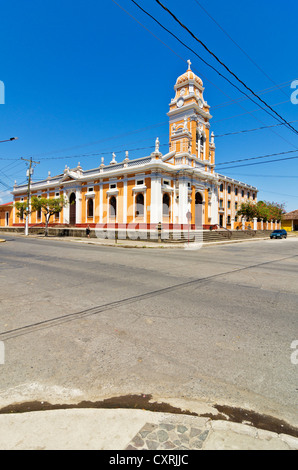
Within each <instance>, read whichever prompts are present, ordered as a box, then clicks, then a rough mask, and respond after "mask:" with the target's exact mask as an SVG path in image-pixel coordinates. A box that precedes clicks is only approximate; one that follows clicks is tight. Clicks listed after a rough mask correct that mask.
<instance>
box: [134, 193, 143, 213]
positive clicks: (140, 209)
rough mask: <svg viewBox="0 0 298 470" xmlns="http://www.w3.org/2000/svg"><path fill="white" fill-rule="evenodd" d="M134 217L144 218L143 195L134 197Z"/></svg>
mask: <svg viewBox="0 0 298 470" xmlns="http://www.w3.org/2000/svg"><path fill="white" fill-rule="evenodd" d="M136 217H144V194H142V193H139V194H137V195H136Z"/></svg>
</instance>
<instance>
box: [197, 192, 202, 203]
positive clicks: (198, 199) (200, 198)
mask: <svg viewBox="0 0 298 470" xmlns="http://www.w3.org/2000/svg"><path fill="white" fill-rule="evenodd" d="M197 204H203V198H202V194H201V193H196V205H197Z"/></svg>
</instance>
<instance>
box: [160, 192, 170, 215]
mask: <svg viewBox="0 0 298 470" xmlns="http://www.w3.org/2000/svg"><path fill="white" fill-rule="evenodd" d="M162 212H163V215H164V217H169V215H170V196H169V195H168V194H167V193H165V194H164V195H163V198H162Z"/></svg>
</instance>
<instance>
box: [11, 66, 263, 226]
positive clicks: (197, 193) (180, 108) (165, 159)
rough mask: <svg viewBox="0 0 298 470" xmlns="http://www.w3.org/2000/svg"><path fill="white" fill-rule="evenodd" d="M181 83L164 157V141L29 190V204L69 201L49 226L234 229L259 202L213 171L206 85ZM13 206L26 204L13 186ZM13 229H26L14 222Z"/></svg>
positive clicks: (186, 78)
mask: <svg viewBox="0 0 298 470" xmlns="http://www.w3.org/2000/svg"><path fill="white" fill-rule="evenodd" d="M188 64H189V66H188V70H187V71H186V72H185V73H184V74H182V75H181V76H179V77H178V78H177V81H176V84H175V86H174V91H175V95H174V97H173V99H172V100H171V102H170V104H169V112H168V117H169V149H168V152H167V153H166V154H164V155H163V154H162V153H161V151H160V146H159V139H158V138H157V139H156V141H155V150H154V151H153V152H152V153H151V154H150V155H147V156H144V157H142V158H137V159H134V160H130V158H129V154H128V152H126V156H125V159H124V160H123V161H121V162H118V161H117V156H116V155H115V154H112V159H111V161H110V163H109V164H108V165H105V164H104V162H103V160H102V161H101V163H100V162H98V166H97V167H96V168H93V169H83V168H82V167H81V165H80V163H79V164H78V165H77V167H76V168H68V167H67V166H66V167H65V169H64V171H63V173H62V174H60V175H57V176H51V175H50V173H49V176H48V178H47V179H45V180H41V181H38V182H32V183H31V188H30V196H37V197H38V196H42V197H48V198H54V197H60V196H61V195H63V196H64V198H65V200H66V201H67V205H66V206H65V207H64V208H63V210H62V211H61V212H60V213H57V214H56V215H55V216H54V217H53V218H52V220H51V225H53V226H59V225H60V226H62V225H63V226H73V227H86V226H88V225H90V227H91V228H92V227H97V228H99V229H100V228H102V229H105V228H107V229H108V228H109V227H114V228H115V227H116V228H119V229H126V228H128V227H130V228H132V227H137V228H139V229H142V228H143V229H146V230H155V229H156V226H157V224H159V223H162V224H163V226H166V227H167V228H168V229H169V230H171V229H173V230H176V229H178V230H179V229H181V228H183V227H185V226H186V225H187V226H190V227H191V228H192V229H202V228H203V229H209V228H210V226H222V227H225V228H229V229H234V228H236V224H237V223H238V224H239V223H240V222H239V221H237V219H236V213H237V209H238V207H240V204H241V203H242V202H245V201H248V200H250V201H255V202H256V200H257V193H258V190H257V188H255V187H253V186H250V185H248V184H244V183H241V182H240V181H237V180H234V179H231V178H228V177H225V176H223V175H220V174H218V173H216V171H215V139H214V134H213V132H210V120H211V118H212V116H211V114H210V107H209V105H208V104H207V102H206V100H205V98H204V87H203V82H202V80H201V79H200V78H199V77H198V76H196V75H195V74H194V73H193V72H192V70H191V63H190V61H188ZM12 194H13V197H14V202H17V201H26V198H27V184H24V185H15V186H14V189H13V192H12ZM12 219H13V225H14V226H19V225H23V224H24V220H21V219H20V218H19V217H18V216H17V212H16V209H15V208H14V209H13V214H12ZM43 222H44V219H43V215H42V213H38V212H34V213H31V214H30V216H29V226H30V225H31V226H32V225H37V224H42V223H43Z"/></svg>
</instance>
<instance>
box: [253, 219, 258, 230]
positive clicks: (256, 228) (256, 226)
mask: <svg viewBox="0 0 298 470" xmlns="http://www.w3.org/2000/svg"><path fill="white" fill-rule="evenodd" d="M253 221H254V230H258V218H257V217H254V219H253Z"/></svg>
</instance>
